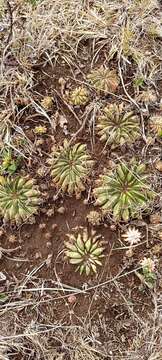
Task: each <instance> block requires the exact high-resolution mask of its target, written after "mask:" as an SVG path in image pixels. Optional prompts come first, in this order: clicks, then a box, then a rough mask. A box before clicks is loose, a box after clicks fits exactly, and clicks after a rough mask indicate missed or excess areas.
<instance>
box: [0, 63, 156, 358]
mask: <svg viewBox="0 0 162 360" xmlns="http://www.w3.org/2000/svg"><path fill="white" fill-rule="evenodd" d="M87 70H88V68H87V62H85V68H84V72H85V73H86V72H87ZM73 71H75V70H73ZM73 75H74V74H73V73H72V72H71V69H70V68H69V67H67V65H65V64H62V65H61V64H59V65H56V66H54V67H53V68H51V67H49V66H47V68H45V69H42V71H41V70H40V69H38V70H35V77H36V79H37V83H38V85H37V87H36V89H35V92H37V94H38V93H39V94H40V100H41V94H42V95H43V96H44V95H45V94H48V95H50V96H53V98H54V100H55V101H54V105H53V109H52V110H51V113H50V114H55V112H56V111H57V109H58V108H59V111H60V112H61V113H62V114H63V115H64V116H65V117H66V119H67V122H68V123H67V124H68V136H67V137H68V138H70V137H71V135H72V134H74V133H75V132H76V131H77V130H78V129H79V127H80V125H79V124H78V122H77V120H76V118H75V117H74V115H73V114H72V112H71V111H70V110H69V109H68V108H67V106H66V105H65V103H64V102H63V100H62V97H61V95H60V97H59V96H58V93H59V94H60V85H59V84H58V80H59V79H60V77H64V78H65V79H67V84H68V87H69V88H70V87H71V86H76V85H77V83H76V82H75V80H74V76H73ZM78 75H79V77H77V79H79V80H83V69H82V71H81V72H80V74H78ZM56 91H57V92H56ZM120 91H121V89H119V92H120ZM92 95H93V96H94V94H93V91H92ZM108 98H109V100H110V101H112V100H113V99H112V98H111V97H108ZM103 101H104V102H105V101H107V99H105V98H103ZM60 109H61V110H60ZM74 111H75V113H76V115H77V117H78V118H79V119H80V121H81V122H82V121H83V119H82V115H83V111H84V109H79V110H78V109H74ZM30 116H31V118H32V112H31V113H28V114H26V113H24V114H23V117H22V119H21V126H22V127H23V129H24V131H25V132H26V134H27V135H28V137H29V138H30V140H31V141H33V142H34V141H35V135H33V131H32V127H33V126H35V125H36V124H37V123H39V124H40V123H41V122H43V123H45V124H46V126H47V127H48V128H49V132H48V136H46V137H45V143H44V144H43V145H42V147H40V149H41V151H42V157H41V158H39V157H36V158H34V159H33V165H32V167H31V174H32V176H34V177H36V178H37V180H38V183H39V185H40V187H41V188H42V190H44V197H43V205H42V208H41V210H40V214H39V215H38V216H36V222H35V223H33V224H25V225H22V226H21V227H20V228H19V229H17V230H16V229H12V228H6V230H5V233H4V235H3V236H2V238H1V246H2V247H3V248H5V249H6V248H9V249H11V248H16V247H17V246H19V249H18V250H15V251H14V252H13V253H12V254H7V255H5V254H4V255H3V257H2V261H1V263H0V271H3V273H4V274H6V276H7V281H8V282H7V284H9V283H10V286H9V287H7V285H4V286H3V285H2V291H5V292H6V293H7V291H8V292H9V293H10V291H11V292H12V289H13V287H15V284H16V286H17V288H18V289H20V288H21V286H22V288H21V292H20V294H19V292H17V293H16V299H17V300H20V299H21V300H22V299H23V300H25V301H27V305H26V306H25V307H23V306H22V308H21V307H20V311H19V316H20V320H21V321H24V318H27V319H28V321H29V319H32V320H33V321H34V319H37V320H38V319H41V318H43V319H44V317H45V318H46V319H48V320H49V321H50V323H51V324H52V323H53V322H54V323H59V322H60V321H61V322H62V323H63V324H64V325H65V324H81V323H82V322H84V323H86V322H87V323H89V322H91V324H92V326H97V329H98V332H99V335H98V340H99V341H101V343H103V344H104V345H105V346H106V348H107V351H108V353H109V351H110V350H111V351H112V352H114V354H115V351H116V350H115V349H116V347H117V345H118V344H117V343H118V342H122V343H123V349H125V346H126V345H127V347H129V346H130V345H131V341H132V338H133V336H134V334H135V332H136V330H135V327H134V324H135V323H136V321H137V320H138V319H136V316H138V315H139V318H140V317H141V314H142V316H143V317H145V316H146V315H147V314H149V311H150V307H151V305H152V304H151V297H150V295H149V292H148V290H147V289H143V290H140V282H139V280H138V279H137V278H136V276H135V275H134V274H129V272H130V271H131V270H133V269H134V266H137V265H138V261H139V260H140V259H141V257H143V255H144V254H145V247H144V246H140V247H139V248H137V249H136V251H134V255H133V258H126V256H125V250H115V248H117V247H121V243H120V242H119V240H118V230H120V229H121V228H120V226H119V227H118V226H117V227H116V228H114V230H112V225H113V222H112V221H111V219H107V220H106V221H105V222H104V223H102V224H101V225H100V226H98V227H96V231H97V233H99V234H101V235H102V236H103V237H104V240H105V259H104V261H103V267H102V268H100V269H99V271H98V274H97V275H92V276H91V277H88V278H87V277H86V276H85V275H83V276H80V275H79V273H76V272H75V269H74V267H73V266H72V265H69V264H68V263H67V261H66V259H65V258H64V253H63V249H64V240H65V238H66V234H67V233H69V232H70V231H71V229H73V228H75V227H78V226H83V227H85V226H88V224H87V220H86V216H87V214H88V212H89V211H90V210H92V209H94V206H93V198H92V196H91V194H90V197H89V201H88V205H86V204H84V200H85V199H86V198H87V196H88V188H89V187H90V186H92V185H93V183H94V181H95V179H96V178H97V176H98V175H99V173H100V172H101V170H102V169H103V168H104V167H106V166H109V161H110V159H111V160H114V161H116V159H117V157H118V156H121V157H124V158H125V159H128V160H129V158H131V157H132V154H133V153H136V155H137V156H138V154H140V155H141V148H142V147H143V142H142V141H141V142H140V143H136V144H135V145H134V147H132V148H130V147H129V154H128V149H127V147H126V146H125V147H123V148H122V149H121V151H119V150H118V149H117V150H114V151H113V152H111V151H110V149H107V150H106V152H103V147H104V145H102V144H101V143H100V142H99V141H98V139H97V138H96V137H95V138H94V139H93V142H92V141H91V137H90V131H92V125H91V126H89V123H88V120H87V123H86V127H85V130H84V131H83V132H80V133H79V135H78V136H77V139H76V140H77V141H81V142H85V143H87V146H88V148H89V151H90V153H91V155H92V157H93V159H94V160H95V161H96V163H95V166H94V170H93V174H92V177H91V179H90V181H89V184H88V185H87V189H86V192H85V193H84V194H83V195H82V198H81V199H79V200H76V199H75V198H74V197H68V196H67V195H66V196H65V195H63V194H60V195H59V197H58V199H57V200H56V201H54V200H53V196H54V195H55V194H56V189H55V188H54V187H52V185H51V179H50V176H49V174H47V175H46V176H45V177H42V178H40V177H39V176H38V173H37V172H38V169H39V168H40V167H41V166H42V164H45V162H46V159H47V157H48V154H49V153H50V151H51V146H52V145H53V144H54V143H57V144H58V143H60V144H61V143H62V141H63V139H64V138H65V134H64V133H63V129H62V128H61V127H59V126H57V131H56V132H55V131H52V129H51V127H50V126H49V124H48V122H47V121H46V120H45V119H44V118H43V119H42V118H41V116H40V117H38V119H37V120H33V119H32V120H31V118H30ZM26 118H28V120H26ZM27 165H28V164H27ZM60 207H64V209H65V212H64V214H60V213H58V209H59V208H60ZM49 209H50V210H53V212H54V213H53V215H51V216H50V217H49V216H47V214H46V213H47V211H48V210H49ZM42 224H44V228H40V227H41V225H42ZM42 227H43V226H42ZM144 229H145V227H142V230H143V231H144ZM10 235H15V237H16V239H15V242H14V243H11V240H13V238H11V237H10ZM149 246H151V245H149ZM147 251H149V248H148V249H147ZM33 269H35V271H34V273H32V271H33ZM122 269H123V272H125V273H127V272H128V275H125V276H123V277H121V278H120V283H115V280H114V281H111V282H110V283H107V284H105V286H101V285H100V286H99V287H98V288H97V285H99V284H101V283H104V282H106V281H108V280H109V279H110V278H114V277H115V276H116V275H117V274H119V273H120V272H122ZM27 279H28V280H27ZM24 280H25V284H24V283H23V282H24ZM26 280H27V281H26ZM58 284H60V285H58ZM67 286H70V287H71V288H74V290H73V291H72V289H71V291H72V292H73V293H74V295H75V298H74V299H73V300H74V301H72V303H71V299H70V297H69V295H68V292H67ZM34 287H36V288H37V287H38V288H41V289H42V290H39V291H38V292H34V291H33V292H32V291H27V289H28V290H29V289H32V288H34ZM56 287H57V288H59V291H56V290H46V288H56ZM62 287H63V288H64V290H63V289H62V290H61V288H62ZM65 287H66V289H65ZM44 288H45V289H44ZM87 288H91V289H90V290H88V291H87V292H85V293H83V290H86V289H87ZM79 290H80V293H78V291H79ZM10 296H11V299H10V302H12V299H14V301H16V300H15V295H14V294H11V295H10ZM33 304H36V305H35V307H34V306H33ZM2 306H3V305H2ZM132 312H134V313H136V315H134V318H133V317H132ZM21 321H20V322H21ZM20 328H21V327H20ZM109 328H111V329H114V332H115V334H116V335H117V337H116V339H115V340H114V338H113V336H114V335H113V333H112V334H110V332H109ZM107 334H109V338H108V335H107ZM112 344H114V345H113V346H114V347H113V348H112ZM59 346H60V345H58V347H59ZM112 349H113V350H112ZM17 356H18V355H17ZM108 358H109V357H108ZM17 359H18V357H17ZM33 359H34V357H33Z"/></svg>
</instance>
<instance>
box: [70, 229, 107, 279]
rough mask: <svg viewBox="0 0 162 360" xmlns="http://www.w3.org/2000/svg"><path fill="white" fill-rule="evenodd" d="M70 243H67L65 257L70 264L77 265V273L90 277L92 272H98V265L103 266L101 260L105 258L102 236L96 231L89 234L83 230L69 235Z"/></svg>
mask: <svg viewBox="0 0 162 360" xmlns="http://www.w3.org/2000/svg"><path fill="white" fill-rule="evenodd" d="M67 236H68V238H69V241H66V242H65V248H66V249H65V255H66V257H67V258H68V259H69V262H70V264H74V265H77V268H76V271H79V272H80V274H82V273H86V275H87V276H88V275H89V274H90V273H91V272H92V271H93V272H95V273H96V272H97V265H100V266H101V265H102V262H101V261H100V259H101V258H102V257H103V256H104V255H103V251H104V247H103V246H102V245H103V244H102V242H101V240H100V237H101V236H100V235H96V232H95V231H93V230H92V231H91V233H90V234H89V233H88V230H87V229H86V228H82V229H81V230H79V231H78V233H77V234H75V235H74V234H68V235H67Z"/></svg>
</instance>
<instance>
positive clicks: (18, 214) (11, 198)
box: [0, 177, 40, 224]
mask: <svg viewBox="0 0 162 360" xmlns="http://www.w3.org/2000/svg"><path fill="white" fill-rule="evenodd" d="M39 203H40V199H39V191H38V189H37V187H36V186H35V185H34V180H33V179H31V180H30V179H27V178H23V177H16V178H13V179H10V178H9V177H7V178H4V177H0V214H1V215H2V216H3V219H4V221H5V222H6V221H11V222H16V224H20V223H21V222H22V221H25V220H27V219H28V218H29V217H30V216H31V215H33V214H35V213H36V212H37V209H38V204H39Z"/></svg>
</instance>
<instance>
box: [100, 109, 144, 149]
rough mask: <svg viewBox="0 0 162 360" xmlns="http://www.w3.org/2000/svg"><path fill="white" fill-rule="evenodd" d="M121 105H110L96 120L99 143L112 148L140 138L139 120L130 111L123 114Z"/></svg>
mask: <svg viewBox="0 0 162 360" xmlns="http://www.w3.org/2000/svg"><path fill="white" fill-rule="evenodd" d="M123 107H124V105H123V103H122V104H120V105H117V104H110V105H109V106H107V107H106V108H105V109H104V110H103V112H104V114H103V115H102V116H100V117H99V118H98V123H97V130H98V134H99V136H100V140H101V141H105V142H106V144H108V145H109V144H112V146H117V145H123V144H124V143H132V142H133V141H135V140H136V139H137V138H138V137H139V136H140V126H139V119H138V117H137V116H136V115H134V114H133V112H132V111H129V112H124V109H123Z"/></svg>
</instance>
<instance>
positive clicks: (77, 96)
mask: <svg viewBox="0 0 162 360" xmlns="http://www.w3.org/2000/svg"><path fill="white" fill-rule="evenodd" d="M88 100H89V93H88V91H87V89H86V88H85V87H82V86H79V87H77V88H76V89H74V90H73V91H72V92H71V93H70V96H69V101H70V103H71V104H72V105H76V106H80V105H86V104H87V102H88Z"/></svg>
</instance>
